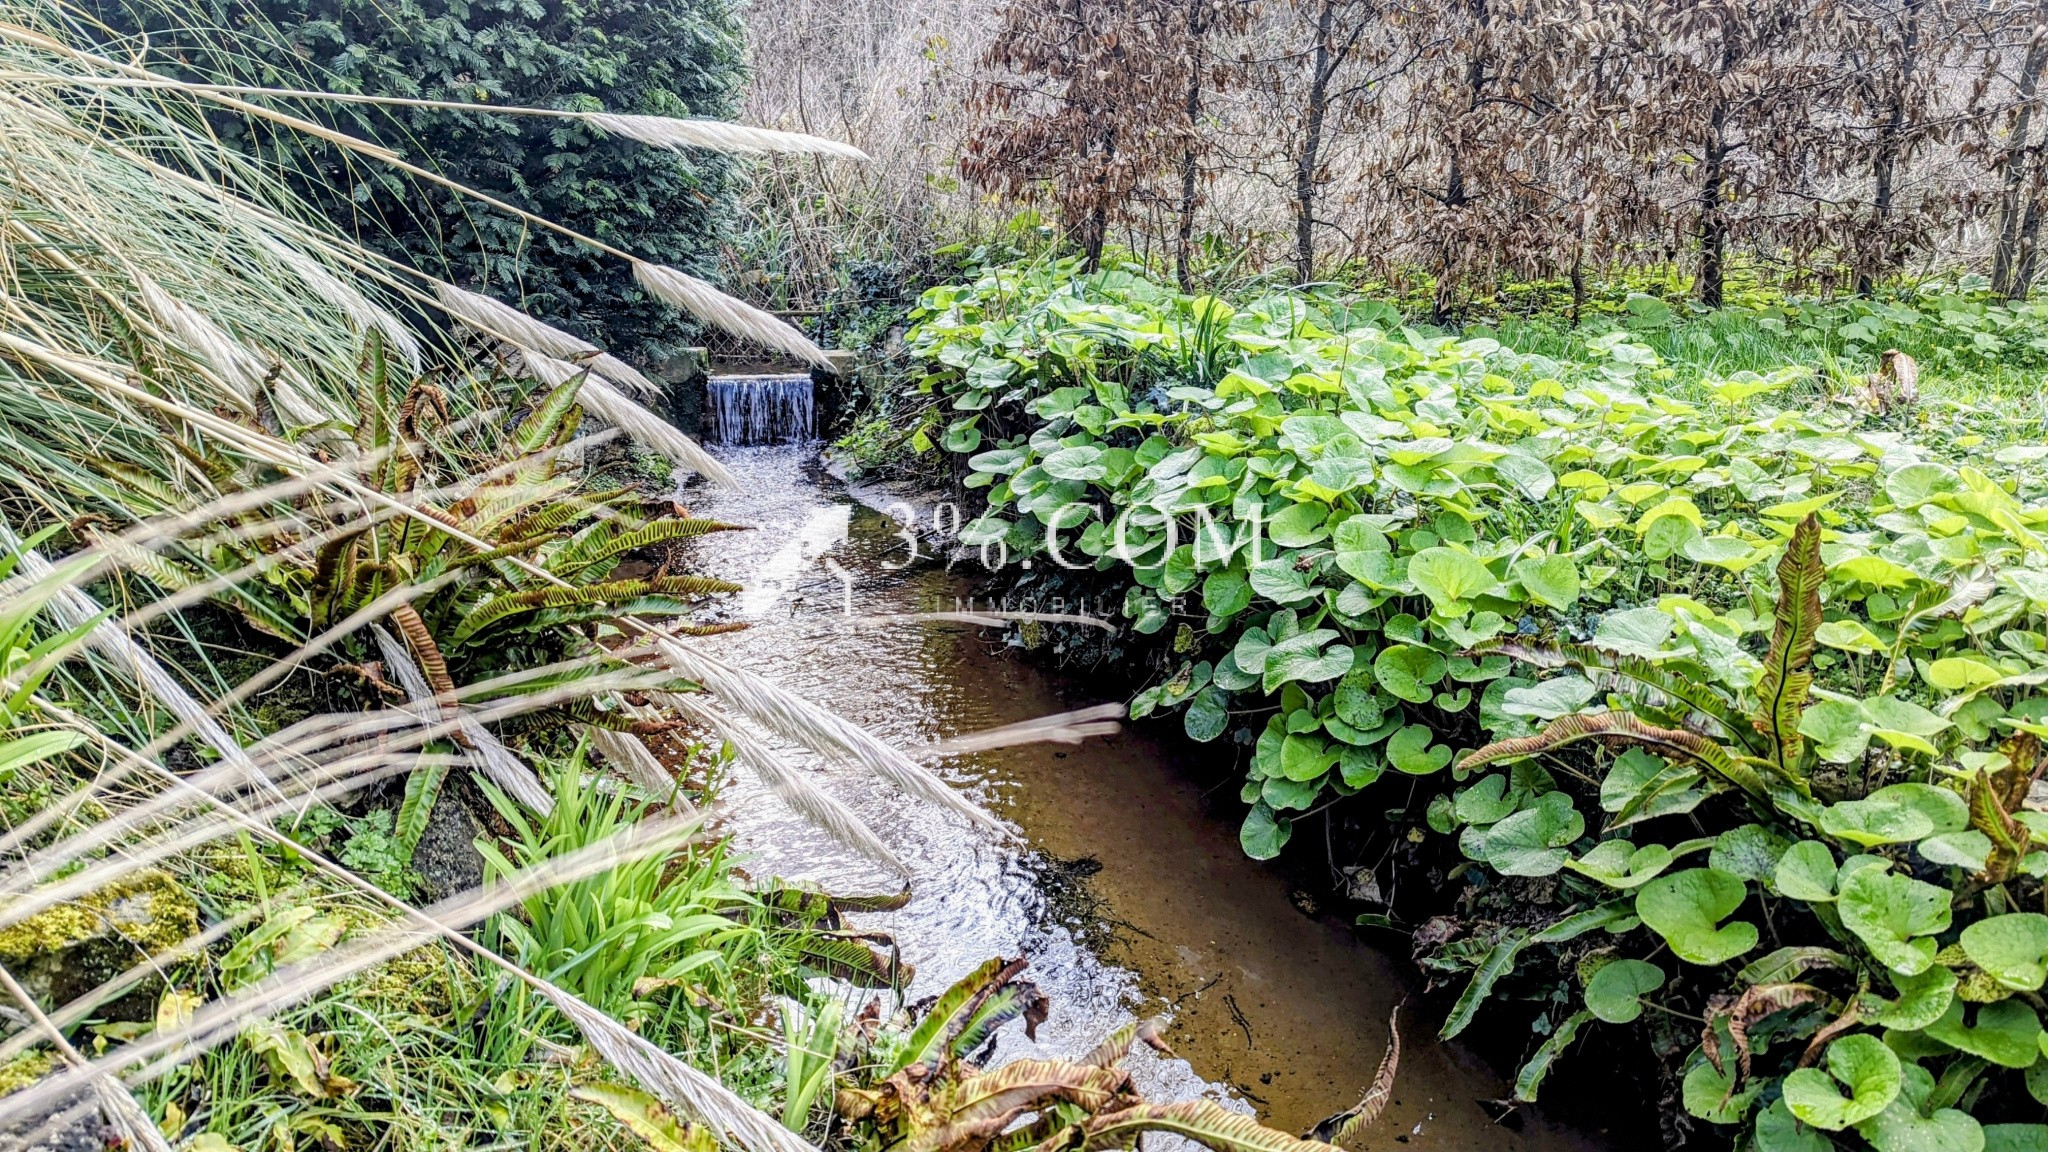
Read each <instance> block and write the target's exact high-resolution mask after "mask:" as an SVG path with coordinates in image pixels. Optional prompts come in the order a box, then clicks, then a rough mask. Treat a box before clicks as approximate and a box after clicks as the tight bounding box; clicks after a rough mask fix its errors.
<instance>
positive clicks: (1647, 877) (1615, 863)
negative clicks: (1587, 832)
mask: <svg viewBox="0 0 2048 1152" xmlns="http://www.w3.org/2000/svg"><path fill="white" fill-rule="evenodd" d="M1673 859H1674V857H1673V856H1672V854H1671V849H1669V848H1666V847H1665V846H1664V845H1662V844H1645V845H1643V846H1642V847H1641V848H1638V847H1636V846H1635V845H1633V844H1630V843H1629V842H1628V841H1626V840H1604V841H1602V842H1600V843H1598V844H1595V845H1594V846H1593V847H1592V849H1591V850H1590V851H1588V852H1587V853H1586V854H1585V855H1584V856H1581V857H1579V858H1578V859H1577V860H1567V861H1565V863H1564V866H1565V867H1567V868H1569V869H1571V870H1572V871H1574V872H1577V873H1579V874H1580V875H1582V876H1590V877H1592V878H1593V879H1595V880H1598V881H1599V882H1601V883H1602V884H1605V885H1607V886H1608V887H1609V888H1618V889H1621V890H1623V891H1627V890H1628V889H1630V888H1640V887H1642V886H1643V885H1645V884H1648V883H1649V882H1650V881H1652V880H1654V879H1656V878H1657V876H1658V875H1659V874H1660V873H1662V872H1663V871H1664V870H1665V869H1666V868H1669V867H1670V866H1671V861H1672V860H1673Z"/></svg>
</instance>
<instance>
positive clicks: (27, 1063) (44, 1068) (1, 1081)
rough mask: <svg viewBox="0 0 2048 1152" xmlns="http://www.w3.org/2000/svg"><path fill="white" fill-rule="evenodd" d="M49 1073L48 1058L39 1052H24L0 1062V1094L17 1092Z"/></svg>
mask: <svg viewBox="0 0 2048 1152" xmlns="http://www.w3.org/2000/svg"><path fill="white" fill-rule="evenodd" d="M49 1074H50V1058H49V1057H48V1056H46V1055H44V1054H43V1053H41V1052H25V1053H23V1054H21V1055H19V1056H16V1057H15V1058H14V1059H12V1060H9V1061H8V1062H7V1063H5V1064H0V1096H5V1095H7V1094H8V1093H9V1092H18V1091H20V1090H21V1089H23V1088H26V1087H28V1086H29V1085H31V1084H33V1083H35V1082H36V1081H38V1080H41V1079H42V1078H43V1077H45V1076H48V1075H49Z"/></svg>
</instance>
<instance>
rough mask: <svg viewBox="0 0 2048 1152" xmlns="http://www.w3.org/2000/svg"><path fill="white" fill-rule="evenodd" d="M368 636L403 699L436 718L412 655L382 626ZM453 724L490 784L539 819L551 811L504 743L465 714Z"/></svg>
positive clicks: (546, 796)
mask: <svg viewBox="0 0 2048 1152" xmlns="http://www.w3.org/2000/svg"><path fill="white" fill-rule="evenodd" d="M370 635H371V636H373V637H375V638H376V640H377V654H378V655H380V656H382V657H383V658H384V666H385V667H386V668H389V669H391V671H392V672H393V674H395V675H396V676H397V677H398V685H399V687H400V688H403V689H404V690H405V695H406V698H407V699H409V700H411V701H412V704H413V707H415V708H419V709H421V710H422V711H423V712H424V713H425V714H426V715H427V716H428V717H429V718H431V719H437V720H438V719H440V718H441V712H442V709H441V704H440V701H438V700H437V699H435V697H434V690H433V688H432V687H430V686H429V685H428V684H427V674H426V673H425V672H423V671H421V670H420V666H419V664H417V663H416V662H415V661H414V660H413V657H412V653H411V652H410V651H408V650H407V648H406V646H405V645H403V644H401V643H399V642H398V638H397V637H395V636H393V635H392V634H391V633H390V632H389V631H388V630H386V629H385V627H384V626H383V625H382V624H372V625H371V626H370ZM455 722H456V724H457V726H458V727H457V729H456V730H457V731H458V732H460V733H461V734H462V737H463V739H464V740H465V741H466V742H467V743H468V745H469V747H470V750H471V751H472V752H473V753H474V755H473V756H471V757H470V758H469V759H470V762H471V763H472V764H474V765H476V766H477V767H478V768H480V769H482V770H483V774H484V775H485V776H486V777H488V778H489V779H490V781H491V783H493V784H496V785H497V786H498V788H499V789H500V790H501V791H503V792H504V793H505V794H506V795H507V796H510V797H512V798H513V799H514V800H517V801H519V802H520V803H521V804H524V805H526V806H527V807H528V808H531V809H533V810H534V811H535V812H538V813H540V814H541V815H543V816H545V815H547V814H548V813H549V812H551V811H553V810H554V807H555V798H554V795H553V794H552V793H550V792H549V791H548V789H547V785H545V784H542V783H541V781H540V777H539V776H537V775H535V773H534V771H533V769H532V768H531V767H529V766H528V765H527V763H526V761H524V760H521V759H520V758H519V757H517V756H515V755H513V753H512V750H511V749H510V748H507V747H505V742H504V741H502V740H500V739H498V738H497V736H496V735H494V734H493V733H492V732H491V731H490V729H488V728H485V727H484V726H483V725H482V724H479V723H477V721H476V717H474V716H471V715H469V714H468V713H467V712H464V711H461V710H459V709H458V710H457V712H456V715H455Z"/></svg>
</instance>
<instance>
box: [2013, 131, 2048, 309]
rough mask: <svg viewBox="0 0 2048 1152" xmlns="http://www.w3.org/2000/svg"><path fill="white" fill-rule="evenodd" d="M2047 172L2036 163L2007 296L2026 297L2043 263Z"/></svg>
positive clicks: (2014, 251)
mask: <svg viewBox="0 0 2048 1152" xmlns="http://www.w3.org/2000/svg"><path fill="white" fill-rule="evenodd" d="M2044 175H2048V173H2044V172H2043V171H2042V169H2041V166H2040V165H2039V164H2038V163H2037V164H2035V165H2034V171H2033V179H2032V181H2031V182H2030V187H2029V188H2028V189H2027V197H2026V200H2027V210H2026V211H2025V212H2024V213H2022V214H2021V216H2020V227H2019V236H2018V242H2017V243H2016V244H2015V245H2014V246H2013V264H2012V277H2011V283H2009V284H2008V285H2007V286H2006V291H2005V296H2006V299H2008V300H2024V299H2026V298H2027V293H2028V292H2029V291H2030V290H2032V288H2033V286H2034V274H2035V272H2036V271H2037V270H2038V268H2039V265H2040V253H2041V244H2040V240H2041V197H2042V194H2043V192H2044V191H2048V189H2044V188H2043V187H2042V185H2043V183H2044V181H2043V177H2044Z"/></svg>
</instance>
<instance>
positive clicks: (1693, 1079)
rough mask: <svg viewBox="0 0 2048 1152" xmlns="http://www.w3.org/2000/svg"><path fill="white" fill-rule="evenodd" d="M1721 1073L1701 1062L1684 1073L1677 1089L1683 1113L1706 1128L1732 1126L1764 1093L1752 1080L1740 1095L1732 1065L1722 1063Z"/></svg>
mask: <svg viewBox="0 0 2048 1152" xmlns="http://www.w3.org/2000/svg"><path fill="white" fill-rule="evenodd" d="M1722 1064H1723V1069H1724V1070H1723V1071H1721V1072H1716V1071H1714V1066H1713V1065H1712V1064H1709V1063H1707V1062H1706V1061H1705V1060H1701V1061H1700V1062H1699V1063H1697V1064H1695V1065H1693V1066H1692V1067H1691V1068H1689V1069H1687V1070H1686V1073H1685V1082H1684V1083H1683V1084H1682V1085H1681V1086H1680V1088H1679V1100H1680V1101H1681V1102H1682V1103H1683V1104H1684V1105H1685V1110H1686V1111H1687V1112H1690V1113H1692V1114H1693V1115H1694V1116H1697V1117H1699V1118H1700V1119H1702V1120H1705V1121H1706V1122H1708V1123H1709V1124H1734V1123H1737V1122H1739V1121H1740V1120H1741V1119H1742V1118H1743V1116H1744V1115H1746V1114H1747V1113H1748V1112H1749V1106H1750V1105H1751V1104H1754V1103H1755V1102H1756V1098H1757V1094H1758V1093H1760V1092H1762V1091H1763V1090H1764V1085H1763V1082H1762V1081H1761V1080H1751V1081H1750V1082H1749V1084H1748V1085H1747V1086H1746V1087H1744V1088H1743V1089H1742V1090H1741V1091H1739V1092H1738V1091H1736V1089H1735V1079H1734V1078H1735V1062H1734V1061H1733V1060H1724V1061H1723V1062H1722Z"/></svg>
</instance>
